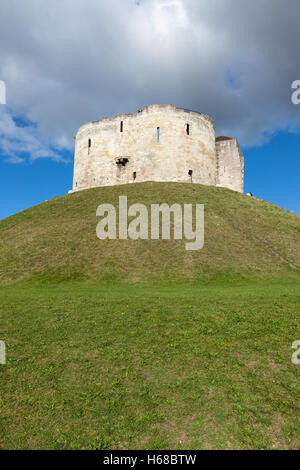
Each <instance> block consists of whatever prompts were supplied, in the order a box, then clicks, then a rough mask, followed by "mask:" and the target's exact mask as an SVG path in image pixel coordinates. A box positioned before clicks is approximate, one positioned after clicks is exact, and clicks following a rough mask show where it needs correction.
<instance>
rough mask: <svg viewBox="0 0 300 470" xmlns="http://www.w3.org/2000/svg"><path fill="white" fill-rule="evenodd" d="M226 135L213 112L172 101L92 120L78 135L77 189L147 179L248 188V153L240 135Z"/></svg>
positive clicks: (74, 188)
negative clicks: (218, 131)
mask: <svg viewBox="0 0 300 470" xmlns="http://www.w3.org/2000/svg"><path fill="white" fill-rule="evenodd" d="M224 139H226V138H223V137H221V138H218V139H215V127H214V123H213V121H212V120H211V119H210V118H209V117H208V116H205V115H203V114H199V113H196V112H193V111H188V110H183V109H178V108H175V107H174V106H173V105H151V106H148V107H146V108H145V109H144V110H142V111H138V112H137V113H136V114H120V115H118V116H116V117H115V118H113V119H106V118H104V119H100V120H99V121H96V122H89V123H88V124H85V125H83V126H82V127H80V129H79V130H78V132H77V134H76V137H75V161H74V179H73V191H78V190H81V189H86V188H91V187H95V186H108V185H117V184H126V183H134V182H142V181H177V182H194V183H201V184H207V185H214V186H215V185H218V186H225V187H227V188H230V189H233V190H235V191H243V172H244V159H243V155H242V153H241V150H240V148H239V146H238V143H237V141H236V140H235V139H229V138H227V140H224Z"/></svg>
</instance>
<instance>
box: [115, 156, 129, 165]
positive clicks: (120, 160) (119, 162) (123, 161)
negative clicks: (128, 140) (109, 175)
mask: <svg viewBox="0 0 300 470" xmlns="http://www.w3.org/2000/svg"><path fill="white" fill-rule="evenodd" d="M128 162H129V160H128V158H125V157H121V158H118V159H117V160H116V164H117V165H118V167H119V168H121V167H125V166H126V165H127V163H128Z"/></svg>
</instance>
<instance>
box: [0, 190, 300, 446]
mask: <svg viewBox="0 0 300 470" xmlns="http://www.w3.org/2000/svg"><path fill="white" fill-rule="evenodd" d="M119 195H127V196H128V204H129V205H130V204H132V203H134V202H140V203H141V202H142V203H144V204H147V205H150V204H152V203H162V202H167V203H169V204H171V203H175V202H178V203H193V204H195V203H204V204H205V245H204V248H203V250H200V251H195V252H188V251H186V250H185V246H184V242H183V241H172V240H171V241H161V240H158V241H150V240H149V241H132V240H127V241H121V240H113V241H109V240H106V241H100V240H99V239H98V238H97V237H96V232H95V231H96V224H97V222H98V219H97V217H96V208H97V206H98V205H99V204H101V203H105V202H106V203H111V204H114V205H116V206H117V205H118V197H119ZM0 240H1V243H0V283H1V286H0V340H3V341H5V343H6V350H7V363H6V365H0V390H1V393H0V409H1V413H0V448H9V449H30V448H31V449H40V448H46V449H53V448H54V449H63V448H66V449H72V448H79V449H132V448H134V449H141V448H142V449H150V448H152V449H164V448H170V449H195V448H196V449H201V448H204V449H236V448H242V449H266V448H273V449H282V448H283V449H299V448H300V441H299V420H298V417H299V392H300V387H299V370H300V369H299V366H296V365H295V364H293V363H292V362H291V356H292V353H293V350H292V349H291V346H292V343H293V342H294V341H295V340H298V339H300V329H299V317H300V315H299V312H300V271H299V266H300V217H299V216H297V215H295V214H292V213H289V212H287V211H284V210H283V209H280V208H278V207H276V206H274V205H272V204H269V203H267V202H264V201H260V200H257V199H255V198H250V197H247V196H244V195H241V194H237V193H234V192H232V191H229V190H226V189H222V188H214V187H206V186H200V185H189V184H175V183H174V184H173V183H170V184H165V183H145V184H135V185H128V186H120V187H110V188H109V187H108V188H96V189H91V190H87V191H82V192H79V193H76V194H71V195H68V196H64V197H61V198H56V199H53V200H52V201H48V202H45V203H43V204H41V205H38V206H36V207H33V208H31V209H29V210H27V211H24V212H21V213H19V214H16V215H14V216H12V217H9V218H8V219H5V220H3V221H1V222H0Z"/></svg>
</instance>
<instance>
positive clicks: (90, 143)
mask: <svg viewBox="0 0 300 470" xmlns="http://www.w3.org/2000/svg"><path fill="white" fill-rule="evenodd" d="M91 146H92V139H89V149H90V148H91Z"/></svg>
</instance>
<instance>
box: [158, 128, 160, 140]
mask: <svg viewBox="0 0 300 470" xmlns="http://www.w3.org/2000/svg"><path fill="white" fill-rule="evenodd" d="M159 131H160V128H159V127H158V128H157V143H158V142H159Z"/></svg>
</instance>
